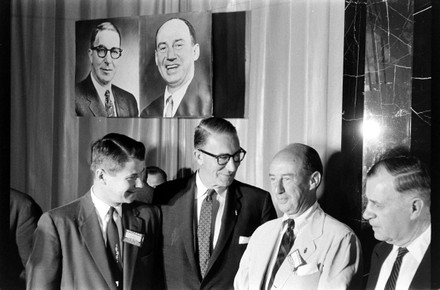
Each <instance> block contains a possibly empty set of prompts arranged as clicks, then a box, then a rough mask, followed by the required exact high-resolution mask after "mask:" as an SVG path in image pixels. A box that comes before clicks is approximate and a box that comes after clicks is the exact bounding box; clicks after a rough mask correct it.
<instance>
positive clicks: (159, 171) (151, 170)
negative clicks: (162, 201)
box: [145, 166, 168, 183]
mask: <svg viewBox="0 0 440 290" xmlns="http://www.w3.org/2000/svg"><path fill="white" fill-rule="evenodd" d="M145 170H146V173H147V174H145V178H147V177H148V175H154V174H160V175H162V178H163V180H165V181H167V178H168V177H167V174H166V172H165V171H164V170H163V169H162V168H159V167H157V166H147V168H145ZM146 182H147V180H146V179H145V183H146Z"/></svg>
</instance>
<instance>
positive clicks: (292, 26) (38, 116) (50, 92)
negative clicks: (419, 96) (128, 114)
mask: <svg viewBox="0 0 440 290" xmlns="http://www.w3.org/2000/svg"><path fill="white" fill-rule="evenodd" d="M208 10H210V11H212V12H213V13H216V12H234V11H243V10H246V11H249V12H250V13H249V16H248V19H247V20H246V25H247V27H246V33H247V35H246V68H247V74H248V75H247V83H246V100H247V105H246V106H247V107H246V117H245V118H244V119H230V121H231V123H233V124H234V125H235V126H236V127H237V130H238V134H239V137H240V141H241V146H242V147H243V148H244V149H245V150H246V151H247V152H248V153H247V155H246V158H245V160H244V161H243V162H242V164H241V166H240V168H239V169H238V173H237V179H238V180H241V181H243V182H247V183H249V184H252V185H255V186H258V187H261V188H264V189H266V190H269V189H270V184H269V180H268V168H269V164H270V161H271V158H272V156H273V155H274V154H275V153H276V152H277V151H278V150H279V149H281V148H282V147H284V146H285V145H287V144H288V143H291V142H301V143H306V144H309V145H311V146H313V147H315V148H316V149H317V150H318V152H319V153H320V155H321V158H322V159H323V162H324V163H325V161H326V160H327V159H328V157H329V156H330V155H331V154H332V153H333V152H335V151H339V150H340V140H341V108H342V61H343V31H344V1H337V0H312V1H310V0H287V1H286V0H284V1H276V0H266V1H263V0H260V1H250V0H246V1H244V0H243V1H240V0H217V1H214V0H213V1H205V0H187V1H178V0H174V1H172V0H168V1H152V0H148V1H147V0H137V1H128V0H125V1H121V0H108V1H106V0H99V1H97V0H94V1H88V0H76V1H72V0H52V1H49V0H47V1H45V0H40V1H26V0H14V1H13V3H12V16H11V20H12V23H11V24H12V40H11V46H12V48H11V54H12V56H11V58H12V59H11V65H12V71H11V83H12V84H11V87H12V93H11V143H12V144H11V187H13V188H16V189H18V190H21V191H24V192H27V193H29V194H30V195H31V196H33V197H34V198H35V200H36V201H37V202H38V203H39V204H40V205H41V207H42V208H43V210H48V209H51V208H54V207H56V206H60V205H63V204H66V203H68V202H70V201H71V200H73V199H75V198H77V197H79V196H81V195H83V194H84V193H85V192H86V191H87V190H88V189H89V188H90V186H91V183H92V177H91V172H90V170H89V159H90V145H91V143H92V142H93V141H94V140H96V139H98V138H100V137H102V136H103V135H105V134H107V133H109V132H119V133H123V134H126V135H128V136H131V137H133V138H135V139H137V140H140V141H142V142H143V143H144V144H145V145H146V148H147V164H148V165H157V166H159V167H161V168H163V169H165V170H166V172H167V173H168V176H169V177H170V178H174V177H176V176H177V175H178V174H180V172H181V171H182V170H188V169H192V170H194V169H195V168H196V167H195V166H196V164H195V162H194V160H193V145H192V144H193V132H194V127H195V126H196V125H197V124H198V123H199V121H200V119H141V118H131V119H122V118H121V119H106V118H84V117H82V118H81V117H76V116H75V113H74V91H75V88H74V86H75V85H74V79H75V21H77V20H84V19H96V18H108V17H128V16H139V15H151V14H161V13H175V12H188V11H208Z"/></svg>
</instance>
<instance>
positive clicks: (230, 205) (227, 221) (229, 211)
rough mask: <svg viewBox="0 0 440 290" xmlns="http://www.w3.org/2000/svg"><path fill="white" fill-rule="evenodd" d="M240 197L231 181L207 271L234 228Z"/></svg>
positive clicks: (239, 206)
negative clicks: (220, 225)
mask: <svg viewBox="0 0 440 290" xmlns="http://www.w3.org/2000/svg"><path fill="white" fill-rule="evenodd" d="M241 197H242V194H241V193H240V192H239V191H238V190H237V188H236V186H235V182H233V183H232V184H231V185H230V186H229V188H228V193H227V195H226V200H225V209H224V212H223V218H222V227H221V229H220V234H219V237H218V241H217V244H216V246H215V249H214V251H213V253H212V256H211V258H210V260H209V266H208V270H207V272H209V269H211V267H212V265H213V264H214V263H215V261H216V260H217V259H218V257H219V256H220V254H221V253H222V252H223V250H224V248H225V245H226V243H227V241H228V240H229V237H230V236H231V234H232V232H233V231H234V229H235V224H236V222H237V217H238V215H239V213H240V210H241V203H240V199H241Z"/></svg>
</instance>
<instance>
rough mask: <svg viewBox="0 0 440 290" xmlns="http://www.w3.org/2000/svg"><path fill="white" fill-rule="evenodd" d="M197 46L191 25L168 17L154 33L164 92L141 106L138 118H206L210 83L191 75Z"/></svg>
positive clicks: (181, 19)
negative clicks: (149, 102)
mask: <svg viewBox="0 0 440 290" xmlns="http://www.w3.org/2000/svg"><path fill="white" fill-rule="evenodd" d="M199 56H200V47H199V44H198V43H197V39H196V33H195V30H194V27H193V26H192V24H191V23H190V22H189V21H188V20H186V19H183V18H172V19H170V20H168V21H166V22H165V23H164V24H162V25H161V26H160V27H159V29H158V30H157V32H156V42H155V62H156V66H157V68H158V70H159V72H160V74H161V76H162V78H163V80H164V81H165V82H166V84H167V86H166V88H165V92H164V93H163V94H162V95H161V96H160V97H158V98H157V99H156V100H154V101H153V102H152V103H151V104H150V105H148V106H147V107H146V108H144V109H143V111H142V112H141V115H140V116H141V117H207V116H211V115H212V96H211V86H210V85H209V84H207V83H205V82H202V81H199V80H197V79H196V78H195V77H194V70H195V66H194V62H195V61H196V60H197V59H198V58H199Z"/></svg>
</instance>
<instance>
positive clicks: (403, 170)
mask: <svg viewBox="0 0 440 290" xmlns="http://www.w3.org/2000/svg"><path fill="white" fill-rule="evenodd" d="M390 152H391V154H390ZM395 153H399V154H395ZM380 168H384V169H385V170H386V171H387V172H388V173H389V174H390V175H391V176H394V189H395V190H396V191H397V192H399V193H412V194H416V195H417V196H419V197H421V198H422V199H423V200H425V201H427V202H429V203H430V202H431V177H430V175H429V172H428V170H427V168H426V167H425V166H424V165H423V164H422V162H421V161H420V159H418V158H417V157H415V156H411V155H410V154H402V153H401V152H398V151H393V150H390V151H388V152H386V153H385V154H384V155H383V157H381V158H380V159H379V161H378V162H376V163H375V164H374V165H373V166H372V167H371V168H370V170H369V171H368V172H367V178H369V177H373V176H375V175H376V174H377V173H378V170H379V169H380Z"/></svg>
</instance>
